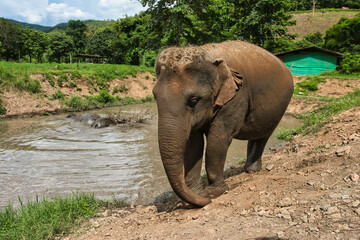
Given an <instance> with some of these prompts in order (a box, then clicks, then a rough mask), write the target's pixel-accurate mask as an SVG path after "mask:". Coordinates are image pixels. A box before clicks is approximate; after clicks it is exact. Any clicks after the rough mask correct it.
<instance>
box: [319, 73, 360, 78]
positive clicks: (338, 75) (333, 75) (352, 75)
mask: <svg viewBox="0 0 360 240" xmlns="http://www.w3.org/2000/svg"><path fill="white" fill-rule="evenodd" d="M318 76H319V77H323V78H334V79H342V80H354V79H355V80H358V79H360V72H358V73H350V74H345V73H340V72H338V71H331V72H324V73H322V74H320V75H318Z"/></svg>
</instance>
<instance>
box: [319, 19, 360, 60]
mask: <svg viewBox="0 0 360 240" xmlns="http://www.w3.org/2000/svg"><path fill="white" fill-rule="evenodd" d="M324 40H325V47H326V48H328V49H330V50H334V51H339V52H349V53H360V14H358V15H356V16H355V17H354V18H351V19H348V18H341V19H340V20H339V22H338V23H336V24H334V25H333V26H332V27H331V28H329V29H328V30H326V32H325V37H324Z"/></svg>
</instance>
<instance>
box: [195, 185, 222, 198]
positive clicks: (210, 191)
mask: <svg viewBox="0 0 360 240" xmlns="http://www.w3.org/2000/svg"><path fill="white" fill-rule="evenodd" d="M227 190H229V187H228V186H227V185H226V184H225V183H224V184H223V185H222V186H212V185H210V186H207V187H206V188H205V189H204V190H202V191H201V193H200V195H201V196H203V197H207V198H210V199H212V198H217V197H218V196H220V195H221V194H223V193H224V192H225V191H227Z"/></svg>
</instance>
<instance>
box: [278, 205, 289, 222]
mask: <svg viewBox="0 0 360 240" xmlns="http://www.w3.org/2000/svg"><path fill="white" fill-rule="evenodd" d="M280 213H281V215H280V216H281V217H283V218H284V219H286V220H290V221H291V215H290V213H289V211H288V210H286V209H285V208H282V209H281V210H280Z"/></svg>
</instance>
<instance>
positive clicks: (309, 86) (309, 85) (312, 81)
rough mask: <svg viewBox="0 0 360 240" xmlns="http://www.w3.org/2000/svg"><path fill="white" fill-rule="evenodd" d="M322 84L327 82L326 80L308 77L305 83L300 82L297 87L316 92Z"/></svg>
mask: <svg viewBox="0 0 360 240" xmlns="http://www.w3.org/2000/svg"><path fill="white" fill-rule="evenodd" d="M320 82H325V80H324V79H322V78H321V77H319V76H313V77H307V78H306V79H305V80H304V81H302V82H299V83H298V84H297V86H298V87H301V88H302V89H303V90H305V91H316V90H318V89H319V87H318V83H320Z"/></svg>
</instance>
